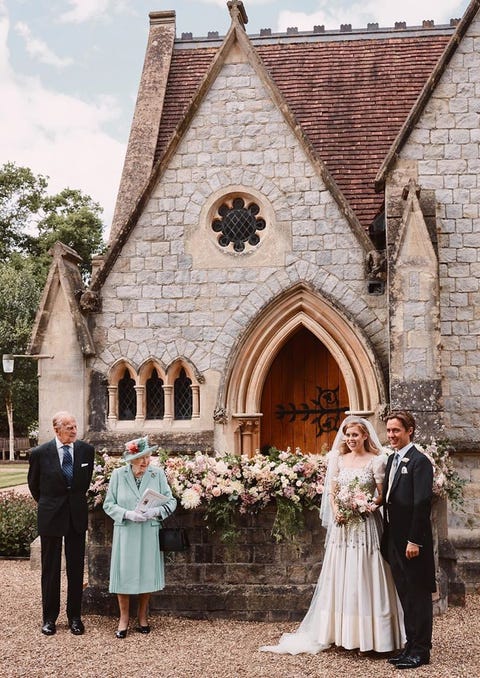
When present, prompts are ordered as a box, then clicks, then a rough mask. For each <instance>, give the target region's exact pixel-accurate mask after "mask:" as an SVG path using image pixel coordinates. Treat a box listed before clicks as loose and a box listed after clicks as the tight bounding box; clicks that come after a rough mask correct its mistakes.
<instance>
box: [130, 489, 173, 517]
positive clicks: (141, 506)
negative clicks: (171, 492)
mask: <svg viewBox="0 0 480 678" xmlns="http://www.w3.org/2000/svg"><path fill="white" fill-rule="evenodd" d="M167 501H168V497H167V496H166V495H165V494H161V493H160V492H156V491H155V490H152V489H151V488H147V489H146V490H145V492H144V493H143V495H142V498H141V499H140V501H139V502H138V504H137V506H136V508H135V511H142V512H143V511H146V510H147V509H150V508H157V506H161V505H162V504H166V502H167Z"/></svg>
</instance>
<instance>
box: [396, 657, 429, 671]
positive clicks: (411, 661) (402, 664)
mask: <svg viewBox="0 0 480 678" xmlns="http://www.w3.org/2000/svg"><path fill="white" fill-rule="evenodd" d="M429 663H430V657H429V656H428V655H423V656H421V655H418V654H407V656H406V657H404V658H403V659H401V660H400V661H398V662H397V663H396V664H395V668H397V669H418V667H419V666H423V664H429Z"/></svg>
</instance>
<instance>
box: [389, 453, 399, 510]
mask: <svg viewBox="0 0 480 678" xmlns="http://www.w3.org/2000/svg"><path fill="white" fill-rule="evenodd" d="M399 461H400V455H399V454H398V452H395V456H394V457H393V462H392V465H391V467H390V475H389V476H388V490H387V497H386V498H387V499H388V497H389V495H390V489H391V487H392V484H393V479H394V478H395V473H396V472H397V468H398V462H399Z"/></svg>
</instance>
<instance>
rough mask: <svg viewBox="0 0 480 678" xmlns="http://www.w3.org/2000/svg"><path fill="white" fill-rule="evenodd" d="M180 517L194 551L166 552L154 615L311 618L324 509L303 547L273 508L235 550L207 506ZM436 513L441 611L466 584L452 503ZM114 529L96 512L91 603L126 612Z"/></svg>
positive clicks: (309, 523) (243, 530) (244, 523)
mask: <svg viewBox="0 0 480 678" xmlns="http://www.w3.org/2000/svg"><path fill="white" fill-rule="evenodd" d="M176 516H177V522H178V523H179V524H181V525H183V526H185V527H186V528H187V531H188V534H189V539H190V544H191V546H190V549H189V550H188V551H187V552H186V553H176V554H168V555H167V556H166V565H165V576H166V587H165V589H164V590H163V591H160V592H159V593H155V594H153V595H152V598H151V603H150V611H151V613H152V614H162V615H176V616H186V617H191V618H196V619H209V618H228V619H240V620H246V621H260V620H261V621H280V620H284V621H297V620H300V619H302V618H303V616H304V615H305V612H306V611H307V609H308V606H309V604H310V600H311V598H312V595H313V592H314V589H315V584H316V582H317V579H318V576H319V574H320V569H321V566H322V561H323V554H324V540H325V530H324V529H323V528H322V527H321V524H320V521H319V518H318V513H317V511H306V512H305V513H304V517H305V529H304V530H302V532H301V534H300V535H299V538H298V542H297V544H295V545H292V544H290V543H280V544H277V543H276V542H275V541H274V540H273V539H272V536H271V531H272V526H273V521H274V518H275V509H274V507H273V506H270V507H267V508H266V509H264V510H263V511H261V512H260V513H259V514H258V515H257V516H243V517H242V518H241V522H240V537H239V539H238V542H237V544H236V546H235V547H233V548H228V547H226V546H225V545H224V544H223V543H222V542H221V540H220V538H219V535H218V534H213V533H212V532H211V531H209V530H208V528H207V525H206V523H205V520H204V512H203V510H196V511H184V510H183V509H181V508H180V509H178V510H177V512H176ZM432 516H433V522H434V526H435V530H434V532H435V535H436V558H437V562H438V563H439V568H438V577H437V579H438V585H439V591H438V594H437V595H436V596H435V597H434V609H435V613H436V614H441V613H443V612H445V610H446V608H447V606H448V604H449V603H450V604H457V605H458V604H463V603H464V595H465V587H464V585H463V583H462V582H461V581H460V580H459V579H458V577H457V572H456V555H455V552H454V550H453V549H452V547H451V545H450V542H449V540H448V537H447V527H446V505H445V503H444V502H436V503H435V506H434V510H433V513H432ZM112 529H113V523H112V520H111V519H110V518H109V517H107V516H106V515H105V514H104V513H103V511H101V510H97V511H94V512H92V513H91V514H90V529H89V541H88V587H87V589H86V590H85V592H84V609H85V611H86V612H89V613H92V614H108V615H112V616H116V615H117V614H118V606H117V598H116V596H115V595H113V594H109V593H108V578H109V566H110V549H111V539H112ZM132 614H134V611H132Z"/></svg>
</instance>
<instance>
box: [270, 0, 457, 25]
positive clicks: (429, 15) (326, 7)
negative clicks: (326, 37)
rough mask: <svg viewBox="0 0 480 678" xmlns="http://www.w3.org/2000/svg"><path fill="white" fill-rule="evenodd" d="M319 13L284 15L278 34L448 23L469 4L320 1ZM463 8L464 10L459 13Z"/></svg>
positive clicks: (412, 0) (415, 0)
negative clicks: (319, 28) (375, 25)
mask: <svg viewBox="0 0 480 678" xmlns="http://www.w3.org/2000/svg"><path fill="white" fill-rule="evenodd" d="M317 4H318V11H316V12H313V13H312V14H307V13H306V12H294V11H289V10H285V11H281V12H279V16H278V27H277V30H278V31H281V32H284V31H286V29H287V27H289V26H296V27H297V28H298V29H299V30H300V31H302V30H303V31H311V30H313V26H315V25H322V24H323V25H325V28H327V30H335V29H338V28H340V24H345V23H348V24H351V25H352V28H363V27H366V25H367V23H369V22H374V21H376V22H378V24H379V25H380V26H381V27H389V26H393V25H394V24H395V22H396V21H405V22H406V23H407V26H418V25H421V23H422V20H423V19H433V20H434V21H435V22H436V23H448V22H449V19H450V18H452V17H457V16H461V14H462V13H463V12H464V11H465V8H466V6H467V5H468V0H464V2H463V3H462V2H459V0H423V2H421V3H419V2H418V0H402V2H401V3H398V0H352V1H350V0H348V1H346V0H343V1H340V2H337V3H335V4H334V3H332V2H331V1H330V0H318V3H317ZM459 6H460V10H459Z"/></svg>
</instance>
